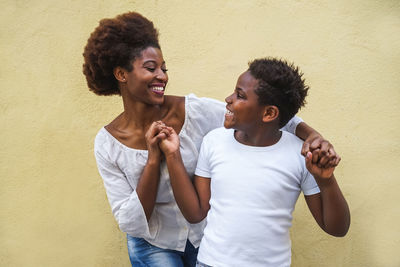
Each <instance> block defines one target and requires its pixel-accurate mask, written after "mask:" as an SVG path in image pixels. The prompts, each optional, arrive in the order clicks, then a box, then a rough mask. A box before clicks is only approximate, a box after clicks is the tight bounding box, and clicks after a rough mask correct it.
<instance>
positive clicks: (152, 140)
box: [145, 121, 168, 161]
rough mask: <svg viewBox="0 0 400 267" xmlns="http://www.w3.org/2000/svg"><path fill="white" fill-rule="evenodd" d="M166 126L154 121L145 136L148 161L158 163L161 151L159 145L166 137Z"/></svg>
mask: <svg viewBox="0 0 400 267" xmlns="http://www.w3.org/2000/svg"><path fill="white" fill-rule="evenodd" d="M165 128H166V126H165V124H164V123H163V122H162V121H155V122H153V123H152V124H151V125H150V128H149V129H148V130H147V132H146V134H145V139H146V145H147V150H148V153H149V154H148V161H151V160H153V161H160V159H161V150H160V147H159V143H160V141H161V140H163V139H165V138H166V137H167V133H168V132H167V131H166V130H165Z"/></svg>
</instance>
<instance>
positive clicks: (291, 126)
mask: <svg viewBox="0 0 400 267" xmlns="http://www.w3.org/2000/svg"><path fill="white" fill-rule="evenodd" d="M300 122H303V120H302V119H301V118H300V117H297V116H294V117H293V118H292V119H291V120H290V121H289V122H288V123H286V125H285V126H283V127H282V128H281V130H284V131H286V132H289V133H292V134H294V135H296V128H297V125H299V123H300Z"/></svg>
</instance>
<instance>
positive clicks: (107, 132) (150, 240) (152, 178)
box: [83, 12, 336, 267]
mask: <svg viewBox="0 0 400 267" xmlns="http://www.w3.org/2000/svg"><path fill="white" fill-rule="evenodd" d="M83 56H84V59H85V63H84V65H83V73H84V74H85V76H86V79H87V83H88V86H89V88H90V90H91V91H93V92H94V93H96V94H98V95H113V94H117V95H121V97H122V101H123V105H124V111H123V112H122V113H121V114H120V115H119V116H118V117H117V118H115V119H114V120H113V121H112V122H111V123H110V124H108V125H106V126H105V127H103V128H102V129H100V131H99V133H98V134H97V136H96V140H95V148H94V150H95V156H96V160H97V165H98V169H99V172H100V174H101V176H102V178H103V181H104V186H105V189H106V192H107V197H108V200H109V202H110V205H111V208H112V212H113V214H114V217H115V219H116V220H117V222H118V224H119V227H120V229H121V230H122V231H123V232H126V233H127V239H128V252H129V257H130V260H131V263H132V265H133V266H163V267H164V266H195V262H196V256H197V247H198V245H199V243H200V239H201V237H202V233H203V227H204V224H203V222H201V223H198V224H190V223H188V222H187V221H186V220H185V218H184V217H183V216H182V214H181V212H180V210H179V208H178V206H177V204H176V202H175V200H174V197H173V193H172V189H171V186H170V182H169V174H168V171H167V168H166V164H165V162H164V161H163V160H162V154H161V151H160V149H159V147H158V142H159V141H160V139H162V138H163V137H162V135H158V133H159V132H160V130H161V129H162V127H163V125H164V123H165V124H166V125H168V126H171V127H172V128H173V129H174V130H175V131H176V132H177V133H179V138H180V143H181V154H182V158H183V162H184V165H185V168H186V170H187V172H188V174H189V175H190V176H191V175H193V173H194V169H195V167H196V162H197V157H198V151H199V148H200V144H201V142H202V139H203V136H204V135H205V134H207V133H208V132H209V131H210V130H212V129H215V128H217V127H221V126H222V125H223V120H224V114H225V105H224V104H223V103H222V102H219V101H216V100H213V99H209V98H198V97H196V96H195V95H193V94H190V95H188V96H186V97H179V96H166V95H164V91H165V87H166V85H167V82H168V75H167V69H166V64H165V62H164V59H163V56H162V52H161V48H160V45H159V42H158V32H157V30H156V29H155V28H154V26H153V23H152V22H151V21H149V20H147V19H146V18H144V17H143V16H141V15H140V14H138V13H135V12H129V13H125V14H122V15H119V16H117V17H116V18H113V19H104V20H102V21H100V25H99V26H98V27H97V28H96V29H95V31H94V32H93V33H92V34H91V36H90V38H89V40H88V43H87V45H86V47H85V50H84V53H83ZM300 122H301V120H300V119H299V118H296V117H295V118H294V119H292V120H291V121H290V122H289V123H288V124H287V125H286V126H285V128H284V129H285V130H287V131H289V132H292V133H296V134H297V136H299V137H300V138H302V139H303V140H304V139H306V142H305V145H304V147H303V150H304V151H303V152H302V153H305V152H307V151H308V150H309V147H310V148H311V149H313V150H314V149H318V150H320V153H319V157H318V158H316V159H315V160H316V161H317V160H318V159H319V161H320V162H322V163H325V162H327V161H329V160H331V159H332V158H334V156H335V155H336V153H335V151H334V150H333V147H332V146H331V145H330V144H329V142H327V141H326V140H324V139H323V138H322V137H321V136H320V135H319V134H318V133H317V132H316V131H314V130H313V129H312V128H310V127H308V126H307V125H306V124H305V123H303V122H301V123H300Z"/></svg>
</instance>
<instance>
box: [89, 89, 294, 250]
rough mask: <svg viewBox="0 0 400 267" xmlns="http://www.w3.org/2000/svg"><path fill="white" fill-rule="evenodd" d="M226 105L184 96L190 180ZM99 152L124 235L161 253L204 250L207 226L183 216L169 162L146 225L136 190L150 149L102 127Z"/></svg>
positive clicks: (183, 134) (183, 145) (183, 137)
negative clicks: (141, 240) (126, 141)
mask: <svg viewBox="0 0 400 267" xmlns="http://www.w3.org/2000/svg"><path fill="white" fill-rule="evenodd" d="M225 105H226V104H225V103H222V102H220V101H217V100H214V99H210V98H199V97H196V96H195V95H194V94H190V95H187V96H186V97H185V122H184V124H183V126H182V129H181V131H180V133H179V139H180V150H181V154H182V159H183V164H184V165H185V168H186V171H187V172H188V174H189V176H190V177H192V176H193V174H194V170H195V168H196V164H197V157H198V154H199V150H200V145H201V142H202V141H203V137H204V136H205V135H206V134H207V133H208V132H209V131H211V130H213V129H215V128H218V127H221V126H222V125H223V121H224V115H225V110H226V109H225ZM301 121H302V120H301V119H300V118H298V117H295V118H294V119H292V120H291V121H290V122H289V123H288V124H287V125H286V126H285V127H284V129H285V130H287V131H290V132H293V133H294V132H295V130H296V126H297V124H298V123H300V122H301ZM94 152H95V156H96V161H97V167H98V169H99V172H100V175H101V177H102V178H103V182H104V187H105V189H106V193H107V198H108V201H109V203H110V206H111V209H112V212H113V214H114V217H115V219H116V221H117V222H118V225H119V228H120V229H121V231H123V232H126V233H128V234H129V235H131V236H134V237H142V238H144V239H146V240H147V241H148V242H149V243H151V244H153V245H155V246H157V247H160V248H167V249H174V250H178V251H184V250H185V246H186V241H187V239H189V240H190V242H191V243H192V244H193V245H194V246H195V247H198V246H199V244H200V240H201V237H202V236H203V228H204V225H205V224H204V222H205V221H204V222H202V223H199V224H190V223H188V222H187V221H186V219H185V218H184V217H183V215H182V213H181V212H180V210H179V208H178V206H177V204H176V202H175V199H174V195H173V192H172V188H171V185H170V181H169V174H168V169H167V166H166V164H165V162H162V163H161V167H160V168H161V170H160V183H159V186H158V193H157V199H156V204H155V207H154V210H153V213H152V215H151V217H150V220H149V222H147V219H146V215H145V213H144V210H143V207H142V205H141V203H140V200H139V198H138V196H137V193H136V185H137V184H138V181H139V178H140V176H141V174H142V172H143V168H144V166H145V165H146V162H147V150H139V149H133V148H129V147H127V146H125V145H124V144H122V143H120V142H119V141H118V140H117V139H116V138H114V137H113V136H112V135H111V134H110V133H109V132H108V131H107V130H106V129H105V128H101V129H100V131H99V132H98V134H97V136H96V139H95V145H94Z"/></svg>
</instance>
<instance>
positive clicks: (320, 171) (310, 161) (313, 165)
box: [306, 151, 335, 179]
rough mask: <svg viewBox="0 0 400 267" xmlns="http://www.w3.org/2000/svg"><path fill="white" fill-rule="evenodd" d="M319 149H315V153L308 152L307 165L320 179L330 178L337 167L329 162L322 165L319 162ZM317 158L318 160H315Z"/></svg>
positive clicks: (315, 176)
mask: <svg viewBox="0 0 400 267" xmlns="http://www.w3.org/2000/svg"><path fill="white" fill-rule="evenodd" d="M314 155H318V151H315V152H313V153H311V152H307V155H306V167H307V169H308V171H309V172H310V173H311V174H312V175H313V176H314V178H316V179H318V178H321V179H329V178H331V177H332V176H333V171H334V170H335V167H332V166H331V165H330V164H329V162H328V163H327V164H325V166H321V165H320V164H319V163H318V156H314ZM315 158H316V159H317V160H315Z"/></svg>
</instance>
